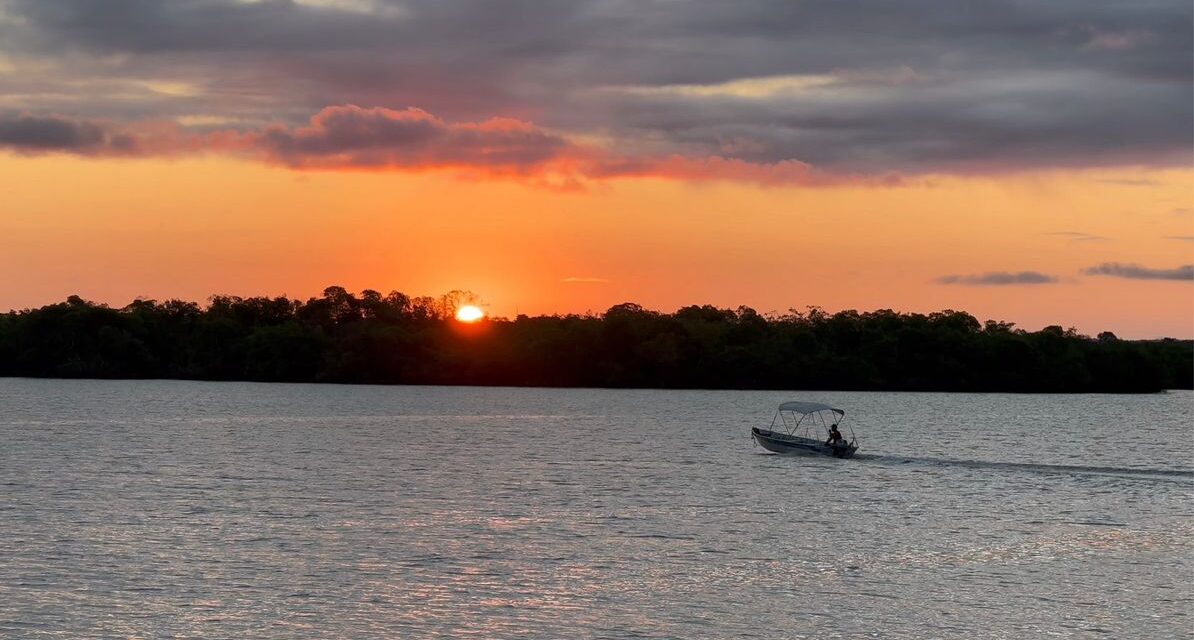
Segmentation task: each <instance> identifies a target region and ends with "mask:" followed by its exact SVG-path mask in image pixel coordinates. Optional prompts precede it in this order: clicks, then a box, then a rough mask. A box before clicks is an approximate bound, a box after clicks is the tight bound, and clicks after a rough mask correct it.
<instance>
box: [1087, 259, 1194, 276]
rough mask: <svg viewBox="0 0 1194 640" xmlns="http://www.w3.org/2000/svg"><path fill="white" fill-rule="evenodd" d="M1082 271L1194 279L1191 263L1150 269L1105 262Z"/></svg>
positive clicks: (1112, 274) (1094, 273) (1095, 273)
mask: <svg viewBox="0 0 1194 640" xmlns="http://www.w3.org/2000/svg"><path fill="white" fill-rule="evenodd" d="M1082 272H1083V273H1085V274H1086V275H1091V276H1114V277H1116V278H1129V279H1132V280H1194V265H1190V264H1184V265H1182V266H1180V267H1177V268H1176V269H1150V268H1148V267H1142V266H1140V265H1137V264H1121V263H1119V262H1104V263H1102V264H1099V265H1095V266H1093V267H1090V268H1089V269H1084V270H1083V271H1082Z"/></svg>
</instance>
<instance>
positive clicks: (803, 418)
mask: <svg viewBox="0 0 1194 640" xmlns="http://www.w3.org/2000/svg"><path fill="white" fill-rule="evenodd" d="M777 421H778V422H779V424H780V426H781V427H782V428H783V432H784V433H786V434H787V435H789V436H793V437H800V438H808V439H810V440H817V441H825V442H828V439H829V434H830V427H832V426H836V427H838V430H839V431H842V437H843V438H845V439H847V442H849V443H850V445H851V446H857V445H858V436H857V435H855V434H854V429H852V428H850V426H849V425H846V424H845V421H846V412H845V411H843V410H842V409H838V408H837V407H832V406H830V405H827V404H821V403H819V402H798V401H793V402H784V403H781V404H780V405H779V408H778V409H776V410H775V415H774V416H772V418H771V427H770V428H771V430H772V431H775V430H776V428H775V427H776V422H777ZM843 430H844V431H843Z"/></svg>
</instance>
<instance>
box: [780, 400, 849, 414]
mask: <svg viewBox="0 0 1194 640" xmlns="http://www.w3.org/2000/svg"><path fill="white" fill-rule="evenodd" d="M779 410H780V411H795V412H796V413H816V412H818V411H832V412H834V413H836V414H838V415H839V416H844V415H846V412H845V411H842V410H841V409H838V408H836V407H831V406H829V405H827V404H821V403H820V402H785V403H783V404H781V405H779Z"/></svg>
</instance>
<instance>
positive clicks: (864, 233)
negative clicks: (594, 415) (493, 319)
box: [0, 153, 1194, 338]
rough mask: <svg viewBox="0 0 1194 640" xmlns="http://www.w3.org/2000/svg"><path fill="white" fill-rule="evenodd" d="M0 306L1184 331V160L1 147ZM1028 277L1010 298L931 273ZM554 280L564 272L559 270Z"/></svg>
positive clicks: (1188, 249) (1188, 204)
mask: <svg viewBox="0 0 1194 640" xmlns="http://www.w3.org/2000/svg"><path fill="white" fill-rule="evenodd" d="M0 175H2V176H4V181H3V187H2V188H3V200H2V202H0V207H2V211H0V308H4V309H11V308H17V309H19V308H27V307H35V306H40V305H43V304H47V303H51V302H56V301H61V300H63V299H65V297H66V296H68V295H71V294H78V295H81V296H83V297H85V298H88V299H92V300H97V301H101V302H105V303H109V304H112V305H115V306H122V305H124V304H127V303H128V302H129V301H130V300H132V299H133V298H136V297H146V298H155V299H159V300H160V299H166V298H174V297H176V298H183V299H188V300H197V301H202V300H205V299H206V298H207V297H208V296H209V295H211V294H213V293H228V294H234V295H242V296H249V295H278V294H287V295H290V296H296V297H307V296H311V295H316V294H317V293H318V292H319V291H321V290H322V289H323V287H325V286H327V285H331V284H338V285H342V286H345V287H347V288H348V289H349V290H354V291H356V290H360V289H364V288H372V289H378V290H381V291H382V292H386V291H389V290H392V289H396V290H399V291H402V292H404V293H407V294H410V295H439V294H441V293H444V292H446V291H449V290H452V289H467V290H471V291H473V292H475V293H477V294H479V295H480V297H481V299H482V301H483V302H484V303H485V305H486V307H487V310H488V311H489V313H490V314H492V315H498V316H513V315H515V314H516V313H527V314H541V313H573V312H586V311H595V312H600V311H603V310H605V309H606V308H608V307H609V306H611V305H613V304H616V303H619V302H626V301H632V302H638V303H640V304H643V305H644V306H646V307H648V308H654V309H658V310H663V311H672V310H675V309H676V308H677V307H679V306H682V305H687V304H703V303H709V304H714V305H718V306H728V307H735V306H738V305H748V306H751V307H754V308H756V309H758V310H759V311H761V312H769V311H778V312H782V311H784V310H786V309H788V308H792V307H795V308H798V309H803V308H804V307H806V306H809V305H818V306H821V307H823V308H825V309H826V310H829V311H836V310H840V309H847V308H855V309H859V310H872V309H877V308H893V309H896V310H901V311H918V312H929V311H935V310H941V309H946V308H953V309H962V310H966V311H969V312H971V313H973V314H974V315H976V316H977V317H979V319H980V320H984V319H988V318H991V319H1000V320H1007V321H1012V322H1016V323H1017V324H1018V325H1019V326H1021V327H1024V328H1027V329H1038V328H1040V327H1042V326H1045V325H1049V324H1060V325H1063V326H1066V327H1069V326H1073V327H1076V328H1078V329H1079V330H1080V331H1082V332H1084V333H1088V334H1094V333H1097V332H1099V331H1104V330H1111V331H1114V332H1115V333H1117V334H1119V335H1120V336H1121V337H1135V338H1145V337H1158V336H1174V337H1183V338H1189V337H1192V336H1194V287H1192V286H1191V282H1190V281H1189V280H1181V279H1178V280H1173V279H1138V278H1127V277H1116V276H1108V275H1086V274H1084V273H1083V270H1084V269H1088V268H1091V267H1093V266H1095V265H1098V264H1102V263H1108V262H1114V263H1121V264H1136V265H1141V266H1143V267H1145V268H1153V269H1161V268H1166V269H1172V268H1173V267H1176V266H1178V265H1188V264H1190V263H1192V262H1194V242H1191V236H1194V218H1192V215H1191V211H1192V209H1194V171H1190V170H1159V169H1152V170H1146V169H1131V168H1124V169H1098V170H1083V171H1066V170H1052V171H1037V172H1034V173H1031V174H1027V173H1025V174H1008V173H1003V174H995V175H991V174H988V175H985V176H981V177H957V176H933V175H929V176H925V177H920V178H914V179H909V180H908V181H907V182H905V183H904V184H900V185H895V186H857V185H851V184H845V183H844V184H841V185H838V186H818V187H807V186H783V187H781V186H771V187H761V186H757V185H755V184H751V183H744V182H722V181H716V180H713V181H703V182H700V183H697V182H691V181H684V180H678V179H662V178H628V177H623V178H612V179H606V180H596V181H593V182H591V183H589V184H588V185H587V186H586V187H585V188H583V189H572V190H559V189H552V188H548V187H543V186H535V185H533V184H523V183H520V182H516V181H511V180H505V179H480V178H472V179H469V178H463V177H459V176H455V175H452V174H448V173H444V172H423V173H404V172H394V171H386V172H342V171H341V172H337V171H313V170H293V169H286V168H279V167H275V166H270V165H266V164H261V163H257V162H250V161H246V160H236V159H230V158H227V157H222V156H218V155H208V156H197V157H189V158H185V159H161V158H147V159H120V160H114V159H88V158H81V157H76V156H67V155H38V156H25V155H15V154H3V153H0ZM1026 271H1031V272H1036V273H1039V274H1045V275H1048V276H1051V277H1054V278H1056V280H1057V281H1056V282H1050V283H1043V284H1017V285H1014V286H1008V285H1003V286H996V285H975V284H941V283H939V282H937V281H936V280H937V279H938V278H941V277H943V276H948V275H955V276H967V275H981V274H990V273H1020V272H1026ZM570 280H571V281H570Z"/></svg>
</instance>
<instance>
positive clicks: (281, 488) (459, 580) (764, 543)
mask: <svg viewBox="0 0 1194 640" xmlns="http://www.w3.org/2000/svg"><path fill="white" fill-rule="evenodd" d="M787 399H815V400H822V401H826V402H831V403H835V404H838V405H840V406H843V407H845V408H846V409H847V410H848V411H849V414H848V421H847V424H853V425H854V427H855V429H857V430H858V431H859V435H860V436H861V439H862V447H863V448H862V450H861V451H860V458H858V459H854V460H847V461H841V460H834V459H828V458H826V459H820V458H799V457H796V458H792V457H783V456H776V455H773V454H768V453H766V452H764V451H763V449H761V448H757V447H753V446H752V443H751V441H750V439H749V436H748V433H749V429H750V427H751V426H753V425H760V424H761V425H766V424H767V423H769V422H770V420H771V417H772V413H773V411H774V406H775V405H776V404H778V403H779V402H780V401H782V400H787ZM1192 412H1194V396H1192V395H1191V394H1190V393H1188V392H1173V393H1168V394H1160V395H1147V396H1013V395H947V394H894V393H891V394H889V393H815V394H807V393H805V394H801V393H775V392H737V391H735V392H708V391H699V392H698V391H607V390H543V389H477V388H438V387H344V386H313V385H258V384H241V383H224V384H220V383H192V382H96V381H43V380H16V379H0V487H2V488H3V493H2V494H0V495H2V497H3V500H2V501H0V636H3V637H13V638H78V637H94V638H107V637H111V638H161V637H179V638H181V637H193V638H249V637H252V638H373V637H402V638H419V637H456V638H459V637H478V638H524V637H530V638H574V637H576V638H628V637H647V638H665V637H667V638H728V637H743V638H802V637H809V638H838V637H840V638H856V637H882V638H1022V637H1057V638H1089V637H1099V636H1103V637H1109V638H1172V637H1183V636H1186V637H1188V636H1190V635H1191V632H1192V630H1194V619H1192V615H1194V586H1192V585H1194V416H1192ZM863 454H865V455H863Z"/></svg>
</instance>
